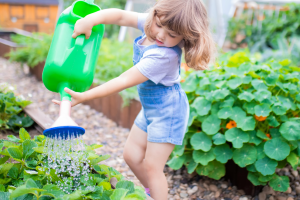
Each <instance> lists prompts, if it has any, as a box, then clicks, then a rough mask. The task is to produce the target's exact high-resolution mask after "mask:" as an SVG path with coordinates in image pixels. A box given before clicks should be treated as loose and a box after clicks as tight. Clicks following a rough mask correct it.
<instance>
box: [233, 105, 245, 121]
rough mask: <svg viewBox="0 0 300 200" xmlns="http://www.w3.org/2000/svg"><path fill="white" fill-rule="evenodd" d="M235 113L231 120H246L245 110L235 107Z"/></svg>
mask: <svg viewBox="0 0 300 200" xmlns="http://www.w3.org/2000/svg"><path fill="white" fill-rule="evenodd" d="M232 111H233V113H232V115H231V116H230V119H232V120H234V121H236V122H237V121H238V120H239V119H240V118H245V117H246V113H245V111H243V109H241V108H240V107H238V106H235V107H233V109H232Z"/></svg>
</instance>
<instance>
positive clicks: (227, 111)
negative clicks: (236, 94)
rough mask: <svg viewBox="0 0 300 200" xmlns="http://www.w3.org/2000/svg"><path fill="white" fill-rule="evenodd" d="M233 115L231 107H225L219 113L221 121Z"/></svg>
mask: <svg viewBox="0 0 300 200" xmlns="http://www.w3.org/2000/svg"><path fill="white" fill-rule="evenodd" d="M232 114H233V110H232V108H231V107H223V108H221V109H220V110H219V112H218V117H219V118H220V119H227V118H229V117H230V116H231V115H232Z"/></svg>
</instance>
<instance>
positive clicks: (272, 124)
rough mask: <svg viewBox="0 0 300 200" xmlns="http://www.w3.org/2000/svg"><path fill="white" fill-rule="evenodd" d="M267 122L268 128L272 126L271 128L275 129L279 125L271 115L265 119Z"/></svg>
mask: <svg viewBox="0 0 300 200" xmlns="http://www.w3.org/2000/svg"><path fill="white" fill-rule="evenodd" d="M267 122H268V124H269V125H270V126H273V127H277V126H279V125H280V124H279V122H278V121H277V120H276V117H275V116H273V115H270V116H268V117H267Z"/></svg>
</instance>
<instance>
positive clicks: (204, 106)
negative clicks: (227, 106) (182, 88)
mask: <svg viewBox="0 0 300 200" xmlns="http://www.w3.org/2000/svg"><path fill="white" fill-rule="evenodd" d="M191 107H194V108H196V110H197V113H198V115H200V116H203V115H207V114H208V112H209V111H210V108H211V102H210V101H208V100H206V99H204V98H203V97H197V98H196V99H195V100H194V102H193V103H192V105H191Z"/></svg>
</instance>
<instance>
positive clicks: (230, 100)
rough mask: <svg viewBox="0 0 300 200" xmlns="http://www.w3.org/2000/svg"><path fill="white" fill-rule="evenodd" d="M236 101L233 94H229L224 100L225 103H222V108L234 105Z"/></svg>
mask: <svg viewBox="0 0 300 200" xmlns="http://www.w3.org/2000/svg"><path fill="white" fill-rule="evenodd" d="M234 101H235V100H234V98H233V97H232V96H229V97H227V98H226V99H225V100H224V101H223V103H222V104H221V105H220V108H224V107H232V105H233V104H234Z"/></svg>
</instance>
